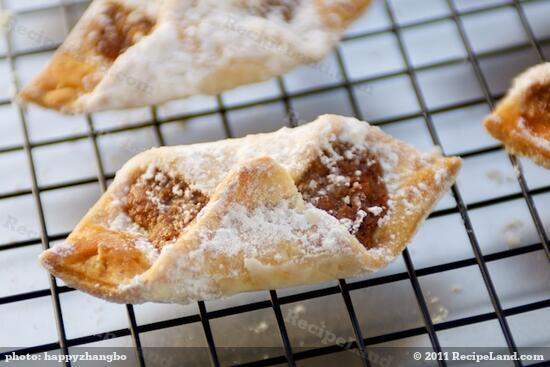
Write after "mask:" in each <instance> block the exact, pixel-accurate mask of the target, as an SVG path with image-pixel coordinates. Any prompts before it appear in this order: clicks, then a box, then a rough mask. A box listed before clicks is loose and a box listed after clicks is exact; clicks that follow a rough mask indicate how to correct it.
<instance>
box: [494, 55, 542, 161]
mask: <svg viewBox="0 0 550 367" xmlns="http://www.w3.org/2000/svg"><path fill="white" fill-rule="evenodd" d="M484 124H485V128H486V129H487V131H488V132H489V133H490V134H491V135H492V136H493V137H494V138H496V139H498V140H500V141H502V142H503V143H504V146H505V147H506V150H508V151H509V152H510V153H512V154H516V155H520V156H523V157H527V158H530V159H532V160H533V161H534V162H535V163H537V164H539V165H541V166H543V167H546V168H549V169H550V64H542V65H538V66H536V67H533V68H531V69H530V70H528V71H527V72H525V73H524V74H522V75H520V76H519V77H518V78H517V79H516V81H515V82H514V87H513V88H512V89H511V90H510V91H509V92H508V94H507V95H506V97H505V98H504V99H503V100H502V102H500V103H499V105H498V106H497V108H496V109H495V111H494V112H493V113H492V114H491V115H490V116H488V117H487V118H486V119H485V122H484Z"/></svg>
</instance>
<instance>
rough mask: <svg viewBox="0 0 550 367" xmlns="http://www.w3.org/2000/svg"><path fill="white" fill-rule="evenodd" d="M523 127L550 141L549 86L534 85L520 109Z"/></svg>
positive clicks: (528, 91)
mask: <svg viewBox="0 0 550 367" xmlns="http://www.w3.org/2000/svg"><path fill="white" fill-rule="evenodd" d="M521 116H522V117H523V118H524V120H525V125H526V127H528V128H529V129H531V130H532V131H533V132H534V133H535V134H537V135H539V136H542V137H544V138H546V139H549V140H550V84H548V85H544V84H541V83H534V84H533V85H531V86H530V87H529V89H528V90H527V92H526V95H525V103H523V104H522V107H521Z"/></svg>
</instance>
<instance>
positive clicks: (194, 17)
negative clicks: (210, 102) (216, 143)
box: [19, 0, 370, 113]
mask: <svg viewBox="0 0 550 367" xmlns="http://www.w3.org/2000/svg"><path fill="white" fill-rule="evenodd" d="M369 3H370V0H351V1H350V0H313V1H301V0H223V1H222V0H197V1H187V0H132V1H130V0H95V1H94V2H93V3H92V5H91V6H90V8H89V9H88V10H87V11H86V13H85V14H84V16H83V17H82V19H81V20H80V21H79V22H78V24H77V25H76V26H75V28H74V30H73V31H72V32H71V34H70V35H69V36H68V38H67V40H66V41H65V42H64V43H63V45H62V46H61V47H60V49H59V50H58V51H57V52H56V54H55V55H54V57H53V59H52V60H51V62H50V63H49V65H47V67H46V68H45V70H44V71H43V72H42V73H41V74H40V75H39V76H38V77H37V78H36V79H35V80H34V81H32V82H31V83H30V84H29V85H28V86H27V87H26V88H24V89H23V91H22V92H21V93H20V95H19V100H20V101H21V102H23V103H25V102H34V103H37V104H39V105H42V106H45V107H48V108H53V109H57V110H61V111H64V112H69V113H80V112H94V111H100V110H107V109H122V108H130V107H141V106H148V105H153V104H159V103H163V102H166V101H169V100H173V99H177V98H184V97H188V96H192V95H197V94H206V95H214V94H218V93H221V92H223V91H225V90H227V89H230V88H234V87H236V86H239V85H242V84H247V83H255V82H260V81H264V80H267V79H269V78H271V77H273V76H276V75H281V74H283V73H285V72H287V71H289V70H290V69H292V68H294V67H296V66H298V65H300V64H304V63H314V62H318V61H320V60H321V59H323V58H324V57H325V56H326V55H327V54H328V53H329V52H330V50H331V49H332V48H333V46H334V45H335V44H336V43H337V42H338V40H339V39H340V37H341V35H342V33H343V32H344V30H345V29H346V27H347V26H348V25H349V24H350V23H351V21H353V20H354V19H355V18H357V17H358V16H359V15H360V14H361V13H362V12H363V10H364V9H365V8H366V7H367V6H368V4H369Z"/></svg>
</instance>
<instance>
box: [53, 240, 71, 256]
mask: <svg viewBox="0 0 550 367" xmlns="http://www.w3.org/2000/svg"><path fill="white" fill-rule="evenodd" d="M50 250H51V251H52V252H53V253H55V254H56V255H59V256H62V257H65V256H69V255H70V254H72V253H73V252H74V250H75V247H74V244H72V243H71V242H69V241H67V240H65V241H63V242H61V243H58V244H55V245H54V246H53V247H52V248H51V249H50Z"/></svg>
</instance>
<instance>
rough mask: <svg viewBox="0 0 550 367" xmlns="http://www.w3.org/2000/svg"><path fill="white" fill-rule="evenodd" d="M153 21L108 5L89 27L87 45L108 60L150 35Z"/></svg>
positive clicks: (110, 4)
mask: <svg viewBox="0 0 550 367" xmlns="http://www.w3.org/2000/svg"><path fill="white" fill-rule="evenodd" d="M153 25H154V23H153V21H151V20H150V19H149V18H147V17H146V16H145V15H143V14H138V13H137V12H135V11H132V10H131V9H127V8H125V7H123V6H121V5H119V4H116V3H108V4H107V7H106V8H105V10H104V11H103V13H102V16H101V17H99V18H98V20H94V21H93V23H92V24H91V25H90V27H91V30H90V32H89V33H88V38H87V40H88V45H89V46H90V49H95V50H96V51H97V52H98V53H99V54H100V55H102V56H103V57H105V58H106V59H109V60H115V59H116V58H117V57H118V56H119V55H120V54H122V53H123V52H124V51H126V50H127V49H128V48H129V47H131V46H133V45H134V44H135V43H136V42H137V41H139V39H140V38H141V37H144V36H146V35H148V34H149V33H151V30H152V29H153Z"/></svg>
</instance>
